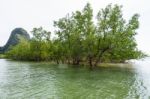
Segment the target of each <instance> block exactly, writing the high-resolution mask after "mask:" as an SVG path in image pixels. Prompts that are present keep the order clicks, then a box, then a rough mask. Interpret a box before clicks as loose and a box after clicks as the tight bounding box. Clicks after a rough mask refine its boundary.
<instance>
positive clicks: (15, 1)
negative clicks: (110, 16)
mask: <svg viewBox="0 0 150 99" xmlns="http://www.w3.org/2000/svg"><path fill="white" fill-rule="evenodd" d="M87 2H89V3H90V4H91V5H92V8H93V10H94V17H95V16H96V14H97V12H98V11H99V10H100V9H101V8H105V7H106V6H107V5H108V4H110V3H112V4H119V5H123V16H124V18H125V19H127V20H128V19H129V18H130V17H131V16H132V15H133V14H135V13H138V14H140V19H139V21H140V27H139V29H138V30H137V32H138V35H137V36H136V40H137V43H138V48H139V49H140V50H142V51H144V52H146V53H149V54H150V44H149V41H150V40H149V37H150V34H149V33H148V32H149V31H150V28H149V27H148V26H149V24H150V22H149V17H150V14H149V11H150V6H149V3H150V1H146V0H142V1H136V0H132V1H131V0H126V1H124V0H105V1H103V0H82V1H79V0H76V1H71V0H61V1H60V0H55V1H52V0H38V1H37V0H11V1H10V0H0V13H1V16H0V22H1V24H0V27H1V28H0V46H3V45H4V44H5V43H6V42H7V40H8V38H9V36H10V33H11V31H12V30H13V29H15V28H17V27H22V28H24V29H25V30H27V31H28V33H30V31H31V30H32V28H34V27H40V26H42V27H43V28H44V29H46V30H49V31H51V32H52V33H53V31H54V27H53V21H54V20H58V19H59V18H62V17H64V16H65V15H66V14H67V13H71V12H73V11H76V10H82V9H83V7H84V6H85V4H86V3H87ZM53 35H54V34H53Z"/></svg>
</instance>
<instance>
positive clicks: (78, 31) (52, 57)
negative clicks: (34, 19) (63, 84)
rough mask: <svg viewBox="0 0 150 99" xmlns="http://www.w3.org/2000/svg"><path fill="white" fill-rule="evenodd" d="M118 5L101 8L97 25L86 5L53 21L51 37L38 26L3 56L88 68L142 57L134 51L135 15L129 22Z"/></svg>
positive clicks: (89, 8) (139, 52)
mask: <svg viewBox="0 0 150 99" xmlns="http://www.w3.org/2000/svg"><path fill="white" fill-rule="evenodd" d="M121 9H122V6H118V5H114V6H112V5H111V4H110V5H108V6H106V8H104V9H101V10H100V11H99V12H98V14H97V16H96V19H97V21H96V22H97V23H94V22H95V21H93V9H92V8H91V5H90V4H89V3H87V4H86V6H85V7H84V9H83V10H82V11H76V12H73V13H72V14H71V15H69V14H68V15H66V16H65V17H63V18H61V19H59V20H58V21H54V26H55V28H56V30H55V32H54V33H55V36H56V37H55V38H51V32H48V31H46V30H44V29H43V28H42V27H40V28H34V29H33V30H32V35H33V37H32V39H31V40H30V41H27V40H25V39H23V38H20V39H21V40H20V43H19V44H18V45H16V46H15V47H13V48H12V50H10V51H9V52H8V53H7V56H8V57H9V58H12V59H16V60H31V61H54V62H56V63H58V64H59V63H66V64H74V65H79V64H80V63H84V64H89V66H90V68H93V67H94V66H97V65H98V64H99V63H101V62H125V60H129V59H137V58H141V57H143V56H144V54H143V53H142V52H141V51H139V50H138V49H137V43H136V40H135V35H136V34H137V33H136V30H137V29H138V28H139V21H138V18H139V15H138V14H134V15H133V16H132V17H131V19H130V20H129V21H127V20H125V19H124V18H123V15H122V10H121Z"/></svg>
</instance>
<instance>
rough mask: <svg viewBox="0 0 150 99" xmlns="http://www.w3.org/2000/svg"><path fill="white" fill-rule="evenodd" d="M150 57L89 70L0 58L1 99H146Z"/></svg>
mask: <svg viewBox="0 0 150 99" xmlns="http://www.w3.org/2000/svg"><path fill="white" fill-rule="evenodd" d="M149 60H150V59H148V58H147V59H145V60H141V61H136V62H134V63H133V68H130V69H128V68H114V67H113V68H101V69H98V70H94V71H89V70H88V69H85V68H73V67H68V66H67V65H52V64H49V63H33V62H16V61H10V60H5V59H0V99H149V98H150V67H148V66H149V65H150V61H149Z"/></svg>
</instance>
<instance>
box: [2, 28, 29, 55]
mask: <svg viewBox="0 0 150 99" xmlns="http://www.w3.org/2000/svg"><path fill="white" fill-rule="evenodd" d="M19 37H23V38H24V39H27V40H30V35H29V34H28V33H27V31H26V30H24V29H23V28H15V29H14V30H13V31H12V32H11V35H10V37H9V39H8V41H7V43H6V45H5V46H3V47H0V53H4V52H6V51H8V50H9V48H10V47H11V46H14V45H16V44H18V43H19Z"/></svg>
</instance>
